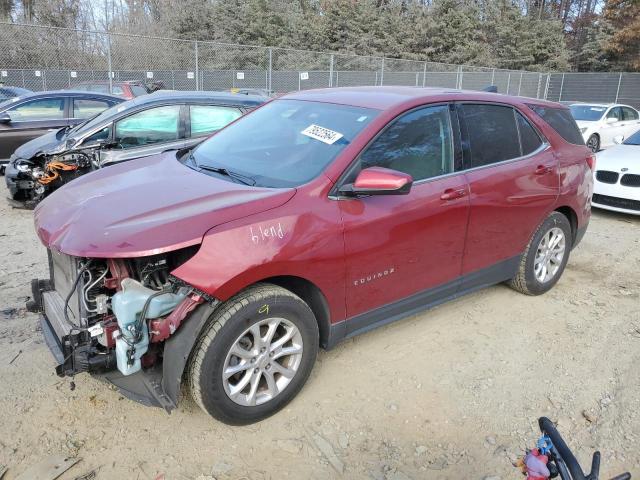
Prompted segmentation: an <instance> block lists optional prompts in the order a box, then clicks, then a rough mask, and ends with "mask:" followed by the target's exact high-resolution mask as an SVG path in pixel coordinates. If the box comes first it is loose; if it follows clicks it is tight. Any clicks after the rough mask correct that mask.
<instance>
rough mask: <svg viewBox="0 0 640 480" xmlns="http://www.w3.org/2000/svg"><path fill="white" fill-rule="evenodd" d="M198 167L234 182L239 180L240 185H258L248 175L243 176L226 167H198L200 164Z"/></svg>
mask: <svg viewBox="0 0 640 480" xmlns="http://www.w3.org/2000/svg"><path fill="white" fill-rule="evenodd" d="M196 166H197V167H198V168H199V169H200V170H206V171H207V172H213V173H219V174H220V175H224V176H225V177H229V178H231V179H233V180H237V181H239V182H240V183H244V184H245V185H250V186H254V185H255V184H256V181H255V180H254V179H253V178H251V177H248V176H246V175H242V174H240V173H238V172H234V171H231V170H227V169H226V168H224V167H210V166H209V165H198V164H196Z"/></svg>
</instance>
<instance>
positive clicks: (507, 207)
mask: <svg viewBox="0 0 640 480" xmlns="http://www.w3.org/2000/svg"><path fill="white" fill-rule="evenodd" d="M458 113H459V116H460V123H461V130H462V139H463V145H464V147H465V148H464V149H465V163H466V165H465V166H466V168H467V171H466V178H467V180H468V182H469V187H470V190H471V194H470V201H471V210H470V214H469V226H468V230H467V241H466V245H465V251H464V259H463V267H462V271H463V274H464V275H466V276H467V277H466V280H465V284H464V285H463V286H462V288H471V287H473V286H474V284H475V283H477V285H481V284H484V283H492V281H493V282H495V281H502V280H504V279H505V278H503V277H504V275H505V272H508V271H509V270H510V269H515V267H517V264H518V261H519V255H520V254H522V252H523V251H524V249H525V247H526V245H527V243H528V241H529V239H530V238H531V235H532V234H533V232H534V231H535V229H536V228H537V226H538V225H539V224H540V222H541V221H542V220H543V219H544V217H545V216H546V215H547V213H548V211H549V210H550V209H551V208H552V206H553V204H554V202H555V200H556V198H557V196H558V194H559V185H560V182H559V173H558V172H559V171H558V161H557V159H556V157H555V155H554V153H553V151H552V150H551V148H550V146H549V145H548V143H547V142H546V140H545V139H544V138H543V137H542V135H541V134H540V133H539V132H538V131H537V130H536V129H535V128H534V127H533V126H532V124H531V123H530V122H529V121H528V120H527V119H526V117H525V116H524V115H523V114H522V113H520V112H519V111H518V110H516V109H514V108H512V107H511V106H508V105H498V104H477V103H464V104H459V105H458Z"/></svg>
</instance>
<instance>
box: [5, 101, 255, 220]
mask: <svg viewBox="0 0 640 480" xmlns="http://www.w3.org/2000/svg"><path fill="white" fill-rule="evenodd" d="M267 100H268V98H265V97H257V96H251V95H233V94H230V93H224V92H175V91H158V92H155V93H152V94H149V95H144V96H142V97H137V98H135V99H133V100H129V101H126V102H124V103H121V104H119V105H117V106H115V107H113V108H110V109H109V110H105V111H103V112H101V113H100V114H99V115H97V116H93V117H92V118H90V119H87V120H86V121H85V122H83V123H81V124H80V125H77V126H76V127H73V128H68V127H67V128H63V129H59V130H57V131H52V132H49V133H48V134H46V135H44V136H42V137H40V138H37V139H35V140H32V141H31V142H28V143H26V144H24V145H22V146H21V147H20V148H18V149H17V150H16V151H15V152H14V153H13V155H12V156H11V159H10V162H9V165H8V166H7V170H6V175H5V177H6V178H5V180H6V183H7V188H8V190H9V201H10V202H11V203H12V204H13V205H14V206H17V207H27V208H33V207H34V206H35V205H36V204H37V203H38V202H39V201H41V200H42V199H43V198H44V197H46V196H47V195H49V194H50V193H51V192H53V191H54V190H56V189H57V188H60V187H61V186H62V185H64V184H66V183H67V182H70V181H71V180H73V179H75V178H78V177H80V176H81V175H84V174H86V173H89V172H92V171H94V170H98V169H101V168H104V167H107V166H111V165H115V164H117V163H120V162H124V161H128V160H133V159H136V158H141V157H146V156H150V155H155V154H158V153H161V152H163V151H166V150H175V149H182V148H190V147H193V146H195V145H197V144H198V143H200V142H201V141H202V140H204V139H205V138H206V137H207V136H208V135H211V134H212V133H213V132H215V131H217V130H219V129H220V128H222V127H224V126H225V125H227V124H228V123H229V122H232V121H234V120H236V119H237V118H239V117H240V116H241V115H243V114H244V113H246V112H247V111H249V110H251V109H252V108H255V107H257V106H258V105H261V104H262V103H264V102H265V101H267Z"/></svg>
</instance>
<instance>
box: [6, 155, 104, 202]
mask: <svg viewBox="0 0 640 480" xmlns="http://www.w3.org/2000/svg"><path fill="white" fill-rule="evenodd" d="M60 150H61V151H47V152H39V153H37V154H36V155H34V156H33V157H31V158H30V159H20V158H18V159H15V160H13V162H11V163H10V164H9V166H8V168H7V171H6V176H7V179H6V181H7V185H8V187H9V192H10V196H11V197H10V200H12V203H13V204H14V206H16V207H23V208H33V207H35V206H36V205H37V204H38V203H39V202H40V201H41V200H42V199H43V198H44V197H46V196H47V195H49V194H50V193H51V192H53V191H54V190H56V189H58V188H60V187H61V186H63V185H64V184H66V183H68V182H70V181H71V180H73V179H75V178H77V177H80V176H82V175H84V174H85V173H88V172H90V171H92V170H95V169H97V168H98V166H99V163H98V158H97V150H96V149H83V150H66V151H65V150H62V149H60Z"/></svg>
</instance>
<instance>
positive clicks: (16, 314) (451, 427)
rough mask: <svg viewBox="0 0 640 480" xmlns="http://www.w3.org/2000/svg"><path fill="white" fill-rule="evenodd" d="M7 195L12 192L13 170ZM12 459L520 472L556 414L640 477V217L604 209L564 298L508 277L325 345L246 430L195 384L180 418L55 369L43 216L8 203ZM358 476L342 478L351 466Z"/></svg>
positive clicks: (317, 475) (7, 427) (152, 475)
mask: <svg viewBox="0 0 640 480" xmlns="http://www.w3.org/2000/svg"><path fill="white" fill-rule="evenodd" d="M0 183H1V184H2V187H0V200H4V197H5V196H6V191H5V189H4V182H3V181H2V182H0ZM0 251H2V252H3V253H2V256H1V258H2V260H1V263H0V287H1V288H0V412H2V413H0V464H5V465H8V466H9V467H10V469H9V472H8V474H7V475H6V476H5V479H13V478H15V477H16V476H18V475H19V474H20V473H21V472H23V471H24V470H25V469H26V468H27V467H28V466H30V465H32V464H33V463H35V462H37V461H38V460H39V459H40V458H42V457H43V456H46V455H49V454H55V453H62V454H66V455H74V456H79V457H81V458H82V461H81V462H80V463H78V464H77V465H76V466H74V467H73V468H72V469H71V470H69V471H68V472H66V473H65V474H64V475H63V476H62V477H61V478H62V479H64V480H69V479H75V478H76V477H78V476H80V475H81V474H85V473H87V472H89V471H91V470H93V469H96V470H97V478H99V479H113V478H122V479H151V480H155V479H156V478H157V477H158V476H159V475H160V474H165V478H166V479H196V478H199V479H201V480H204V479H208V480H210V479H211V478H215V479H217V480H225V479H230V480H240V479H252V480H255V479H276V478H296V479H297V478H305V479H306V478H311V479H325V478H367V479H376V480H378V479H380V480H391V479H393V480H406V479H423V478H424V479H457V480H459V479H479V480H483V479H486V480H488V479H491V480H495V479H502V480H506V479H517V478H522V476H521V475H520V473H519V472H518V471H517V470H516V469H515V468H514V467H513V466H512V461H514V460H515V459H516V458H517V456H519V455H521V454H522V452H523V451H524V449H525V448H526V447H531V446H533V445H534V443H535V441H536V439H537V438H538V436H539V432H538V430H537V427H536V419H537V417H538V416H540V415H547V416H549V417H551V418H552V419H554V420H558V421H559V422H560V424H559V425H560V429H561V432H563V433H564V434H565V439H566V440H567V441H568V443H569V444H570V445H571V446H573V447H575V451H576V452H577V454H578V457H579V459H580V460H581V461H583V462H587V460H588V456H589V455H590V452H592V451H593V450H594V449H600V450H601V451H602V453H603V461H602V463H603V473H604V475H603V478H608V477H607V475H608V476H613V475H614V474H617V473H621V471H622V470H623V469H628V470H631V471H632V472H633V473H635V474H640V448H639V447H640V445H639V442H640V413H639V412H640V368H639V367H638V365H640V301H639V297H640V217H638V218H633V217H630V216H625V215H618V214H611V213H606V212H603V211H596V212H594V215H593V218H592V222H591V226H590V227H589V231H588V232H587V235H586V237H585V239H584V241H583V242H582V244H581V245H580V246H579V247H578V248H577V249H576V250H575V251H574V252H573V253H572V255H571V258H570V260H569V265H568V267H567V270H566V271H565V274H564V276H563V278H562V280H561V281H560V282H559V284H558V285H557V286H556V288H555V289H553V290H552V291H551V292H550V293H548V294H546V295H544V296H541V297H526V296H523V295H521V294H518V293H516V292H514V291H512V290H510V289H509V288H507V287H505V286H495V287H492V288H489V289H486V290H483V291H481V292H478V293H475V294H473V295H469V296H466V297H464V298H461V299H459V300H456V301H453V302H450V303H448V304H446V305H443V306H440V307H438V308H436V309H433V310H431V311H428V312H426V313H424V314H421V315H417V316H414V317H411V318H408V319H406V320H404V321H401V322H398V323H395V324H392V325H389V326H387V327H384V328H381V329H378V330H375V331H373V332H370V333H367V334H365V335H362V336H360V337H357V338H355V339H352V340H349V341H346V342H344V343H343V344H341V345H339V346H338V347H337V348H335V349H334V350H332V351H330V352H321V353H320V355H319V358H318V362H317V364H316V366H315V369H314V371H313V373H312V376H311V378H310V380H309V382H308V383H307V385H306V387H305V388H304V389H303V391H302V392H301V394H300V395H299V396H298V397H297V398H296V399H295V400H294V401H293V402H292V403H291V404H290V406H289V407H288V408H286V409H285V410H284V411H282V412H280V413H279V414H277V415H276V416H274V417H272V418H270V419H268V420H266V421H263V422H262V423H259V424H257V425H253V426H249V427H229V426H226V425H223V424H221V423H218V422H216V421H214V420H213V419H211V418H210V417H208V416H207V415H205V414H204V413H203V412H202V411H200V410H199V408H198V407H197V406H196V405H195V403H194V402H193V401H192V400H191V399H190V398H189V397H188V396H184V397H183V399H182V402H181V404H180V407H179V408H178V410H177V411H174V412H173V413H172V414H171V415H168V414H166V413H165V412H164V411H162V410H159V409H152V408H146V407H143V406H141V405H138V404H136V403H134V402H132V401H130V400H127V399H124V398H122V396H121V395H119V394H118V393H117V392H115V391H113V390H111V389H110V388H109V387H108V386H106V385H105V384H102V383H100V382H98V381H97V380H94V379H92V378H91V377H90V376H88V375H79V376H77V377H76V379H75V382H76V384H77V387H76V389H75V390H74V391H71V390H70V388H69V383H70V382H69V380H68V379H60V378H58V377H56V376H55V374H54V371H53V360H52V357H51V356H50V353H49V351H48V350H47V347H46V345H45V344H44V343H43V340H42V338H41V333H40V331H39V327H38V320H37V317H36V315H33V314H29V313H26V312H25V311H24V309H23V306H24V302H25V299H26V297H27V296H28V295H29V286H28V285H29V281H30V279H31V278H34V277H38V276H40V277H44V276H46V273H47V272H46V255H45V250H44V248H43V247H42V246H41V245H40V244H39V242H38V240H37V238H36V236H35V234H34V231H33V222H32V213H31V212H28V211H20V210H12V209H11V208H9V207H8V206H7V205H6V203H5V202H4V201H0ZM339 472H342V473H339Z"/></svg>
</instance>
